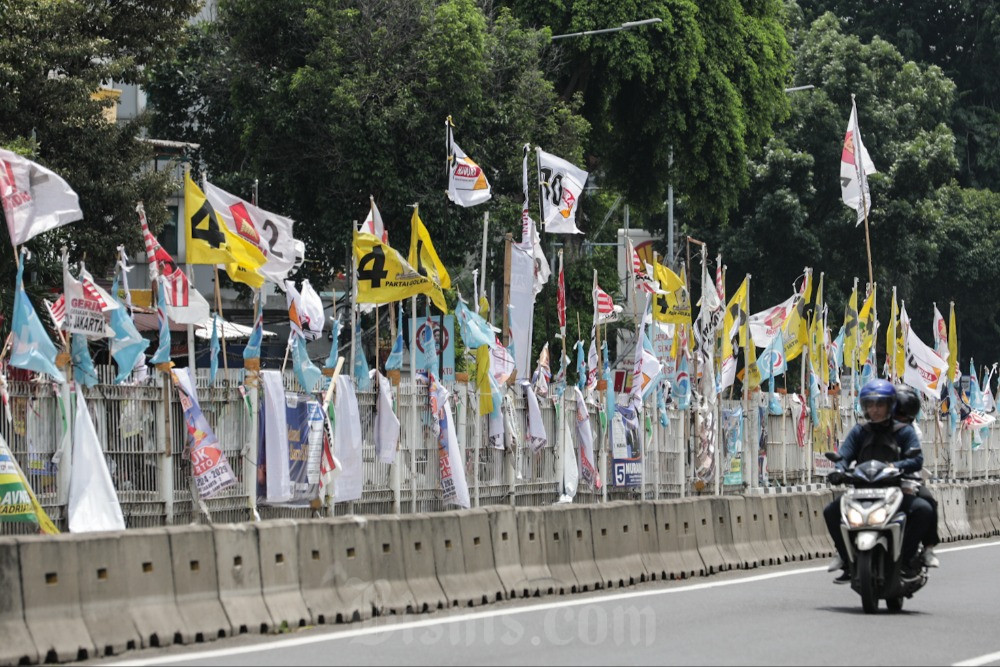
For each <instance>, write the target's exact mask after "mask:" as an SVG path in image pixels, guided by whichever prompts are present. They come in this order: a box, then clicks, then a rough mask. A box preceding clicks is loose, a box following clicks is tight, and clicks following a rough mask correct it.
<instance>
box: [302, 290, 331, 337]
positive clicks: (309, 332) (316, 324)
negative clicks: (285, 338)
mask: <svg viewBox="0 0 1000 667" xmlns="http://www.w3.org/2000/svg"><path fill="white" fill-rule="evenodd" d="M299 306H300V307H301V308H302V313H301V315H302V328H303V329H304V331H303V333H304V334H305V339H306V340H318V339H319V338H320V336H322V335H323V324H324V323H325V321H326V316H325V315H324V314H323V301H322V300H321V299H320V298H319V294H317V293H316V290H315V289H313V286H312V285H311V284H310V283H309V281H308V280H303V281H302V290H301V291H300V292H299Z"/></svg>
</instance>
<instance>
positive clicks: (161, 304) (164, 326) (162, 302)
mask: <svg viewBox="0 0 1000 667" xmlns="http://www.w3.org/2000/svg"><path fill="white" fill-rule="evenodd" d="M156 317H157V319H159V320H160V343H159V346H158V347H157V348H156V353H155V354H153V358H152V359H150V360H149V361H150V363H153V364H165V363H167V362H168V361H170V322H169V320H167V295H166V293H164V291H163V278H159V279H157V281H156Z"/></svg>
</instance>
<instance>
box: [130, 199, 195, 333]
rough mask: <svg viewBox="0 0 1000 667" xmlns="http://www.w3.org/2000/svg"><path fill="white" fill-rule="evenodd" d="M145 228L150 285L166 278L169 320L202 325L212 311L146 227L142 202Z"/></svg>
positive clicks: (141, 219) (140, 217)
mask: <svg viewBox="0 0 1000 667" xmlns="http://www.w3.org/2000/svg"><path fill="white" fill-rule="evenodd" d="M135 210H136V212H137V213H138V214H139V224H140V225H142V237H143V241H144V243H145V246H146V259H147V260H148V261H149V282H150V284H153V285H155V284H156V278H157V276H163V278H164V282H165V284H164V290H163V291H164V293H165V294H166V297H167V304H166V305H167V317H168V318H170V319H171V320H173V321H174V322H176V323H177V324H201V323H202V322H205V321H206V320H208V317H209V312H210V308H209V306H208V301H206V300H205V297H203V296H202V295H201V294H200V293H199V292H198V290H196V289H195V288H194V287H193V286H192V285H191V283H190V282H189V281H188V278H187V276H186V275H184V272H183V271H181V269H180V267H178V266H177V264H176V262H174V259H173V257H171V256H170V253H168V252H167V251H166V250H164V249H163V246H161V245H160V242H159V241H157V240H156V237H155V236H153V234H152V233H151V232H150V231H149V225H147V224H146V210H145V208H143V205H142V202H140V203H139V205H138V206H136V208H135Z"/></svg>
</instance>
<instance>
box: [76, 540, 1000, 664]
mask: <svg viewBox="0 0 1000 667" xmlns="http://www.w3.org/2000/svg"><path fill="white" fill-rule="evenodd" d="M939 553H940V554H941V563H942V566H941V568H940V569H938V570H932V577H931V580H930V582H929V583H928V584H927V586H926V587H924V589H922V590H921V591H920V592H919V593H917V595H916V596H914V598H913V599H910V600H907V601H906V603H905V606H904V610H903V612H902V613H900V614H891V613H888V612H887V611H885V608H884V603H883V606H882V608H881V611H880V613H879V614H878V615H875V616H869V615H866V614H864V613H863V612H862V610H861V602H860V599H859V598H858V596H857V595H856V594H855V593H854V592H853V591H851V590H850V587H845V586H835V585H833V584H832V583H831V580H832V576H833V575H831V574H828V573H827V572H826V569H825V567H821V566H820V565H821V564H820V563H810V564H808V565H805V566H803V564H798V565H795V564H792V565H784V566H778V567H770V568H762V569H758V570H752V571H750V572H746V573H744V572H736V573H732V572H730V573H726V574H724V575H717V576H714V577H708V578H704V579H694V580H691V581H690V582H669V583H665V584H664V583H652V584H645V585H642V586H638V587H634V588H629V589H620V590H615V591H608V592H598V593H596V594H585V595H576V596H566V597H556V598H553V597H548V598H540V599H534V600H529V601H509V602H505V603H502V604H497V605H492V606H490V607H486V608H482V610H481V611H473V610H464V611H451V612H435V613H433V614H428V615H421V616H407V617H398V618H388V619H386V618H378V619H373V620H372V621H370V622H367V623H359V624H351V625H342V626H334V627H333V628H332V629H331V628H330V627H318V628H311V629H304V630H302V631H299V632H297V633H294V634H289V635H281V636H271V637H247V636H245V635H244V636H242V637H237V638H234V639H226V640H222V641H218V642H213V643H210V644H201V645H198V646H194V647H190V646H189V647H172V648H169V649H151V650H146V651H141V652H134V653H131V654H129V655H128V656H125V657H124V658H122V657H119V658H115V659H108V660H95V661H92V664H110V663H116V664H132V665H193V664H199V665H339V664H366V665H367V664H388V665H397V666H398V665H424V664H426V665H475V666H477V667H478V666H479V665H520V664H543V665H564V664H565V665H584V664H607V663H611V664H709V665H714V664H741V665H744V664H745V665H803V664H804V665H834V664H850V665H895V664H900V665H903V664H906V665H928V664H930V665H934V664H940V665H953V664H966V665H1000V631H998V624H997V620H998V617H1000V615H998V610H1000V576H998V572H1000V541H997V540H983V541H977V542H969V543H964V544H961V545H957V546H951V547H946V548H943V549H941V550H940V551H939Z"/></svg>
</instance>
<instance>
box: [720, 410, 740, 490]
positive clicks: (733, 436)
mask: <svg viewBox="0 0 1000 667" xmlns="http://www.w3.org/2000/svg"><path fill="white" fill-rule="evenodd" d="M722 446H723V447H724V448H725V449H723V452H724V453H725V461H726V465H725V467H724V468H723V473H724V474H723V478H722V483H723V484H727V485H735V484H742V483H743V408H727V409H725V410H723V411H722Z"/></svg>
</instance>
